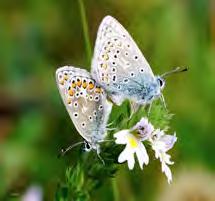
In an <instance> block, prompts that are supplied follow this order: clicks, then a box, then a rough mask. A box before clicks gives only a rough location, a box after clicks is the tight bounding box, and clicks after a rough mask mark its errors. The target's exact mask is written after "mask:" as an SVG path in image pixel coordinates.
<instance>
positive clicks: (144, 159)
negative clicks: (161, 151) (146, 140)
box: [136, 142, 149, 169]
mask: <svg viewBox="0 0 215 201" xmlns="http://www.w3.org/2000/svg"><path fill="white" fill-rule="evenodd" d="M136 154H137V159H138V162H139V165H140V168H141V169H143V164H144V163H145V164H146V165H147V164H148V163H149V156H148V154H147V152H146V148H145V146H144V145H143V144H142V143H141V142H140V143H139V145H138V148H137V149H136Z"/></svg>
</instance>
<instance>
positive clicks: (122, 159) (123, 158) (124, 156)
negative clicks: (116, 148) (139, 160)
mask: <svg viewBox="0 0 215 201" xmlns="http://www.w3.org/2000/svg"><path fill="white" fill-rule="evenodd" d="M130 154H131V152H130V151H129V149H128V148H127V147H126V148H125V149H124V150H123V151H122V152H121V153H120V155H119V157H118V162H119V163H123V162H125V161H126V160H128V158H129V155H130Z"/></svg>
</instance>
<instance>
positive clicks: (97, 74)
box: [91, 16, 154, 99]
mask: <svg viewBox="0 0 215 201" xmlns="http://www.w3.org/2000/svg"><path fill="white" fill-rule="evenodd" d="M91 71H92V76H93V78H94V79H95V80H96V81H97V82H99V83H100V84H101V85H102V86H103V87H104V88H105V90H106V91H107V92H108V93H109V95H110V96H114V97H116V98H117V97H118V99H123V98H129V96H132V94H135V93H136V92H135V90H137V91H139V90H142V88H143V87H144V84H145V82H146V81H145V78H146V77H147V79H148V77H151V78H152V79H153V78H154V75H153V72H152V70H151V68H150V66H149V64H148V62H147V61H146V59H145V58H144V56H143V55H142V53H141V51H140V50H139V48H138V47H137V45H136V44H135V42H134V41H133V39H132V37H131V36H130V35H129V33H128V32H127V31H126V30H125V28H123V26H122V25H121V24H120V23H119V22H118V21H117V20H115V19H114V18H112V17H110V16H107V17H105V18H104V19H103V21H102V23H101V25H100V27H99V30H98V34H97V40H96V45H95V49H94V57H93V61H92V70H91Z"/></svg>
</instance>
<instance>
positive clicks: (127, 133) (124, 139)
mask: <svg viewBox="0 0 215 201" xmlns="http://www.w3.org/2000/svg"><path fill="white" fill-rule="evenodd" d="M114 137H115V138H116V141H115V142H116V144H126V147H125V149H124V150H123V151H122V152H121V153H120V155H119V157H118V162H119V163H123V162H125V161H126V160H127V161H128V168H129V169H130V170H132V169H133V168H134V164H135V160H134V153H136V155H137V159H138V162H139V165H140V168H141V169H143V164H146V165H147V164H148V162H149V157H148V154H147V152H146V149H145V147H144V145H143V144H142V142H141V138H139V137H138V136H135V135H134V134H132V133H131V130H122V131H119V132H117V133H115V134H114Z"/></svg>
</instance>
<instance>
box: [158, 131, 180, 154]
mask: <svg viewBox="0 0 215 201" xmlns="http://www.w3.org/2000/svg"><path fill="white" fill-rule="evenodd" d="M160 141H161V142H163V143H164V144H165V152H166V151H168V150H170V149H172V147H173V146H174V144H175V142H176V141H177V137H176V134H174V135H163V136H162V137H161V139H160Z"/></svg>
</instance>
